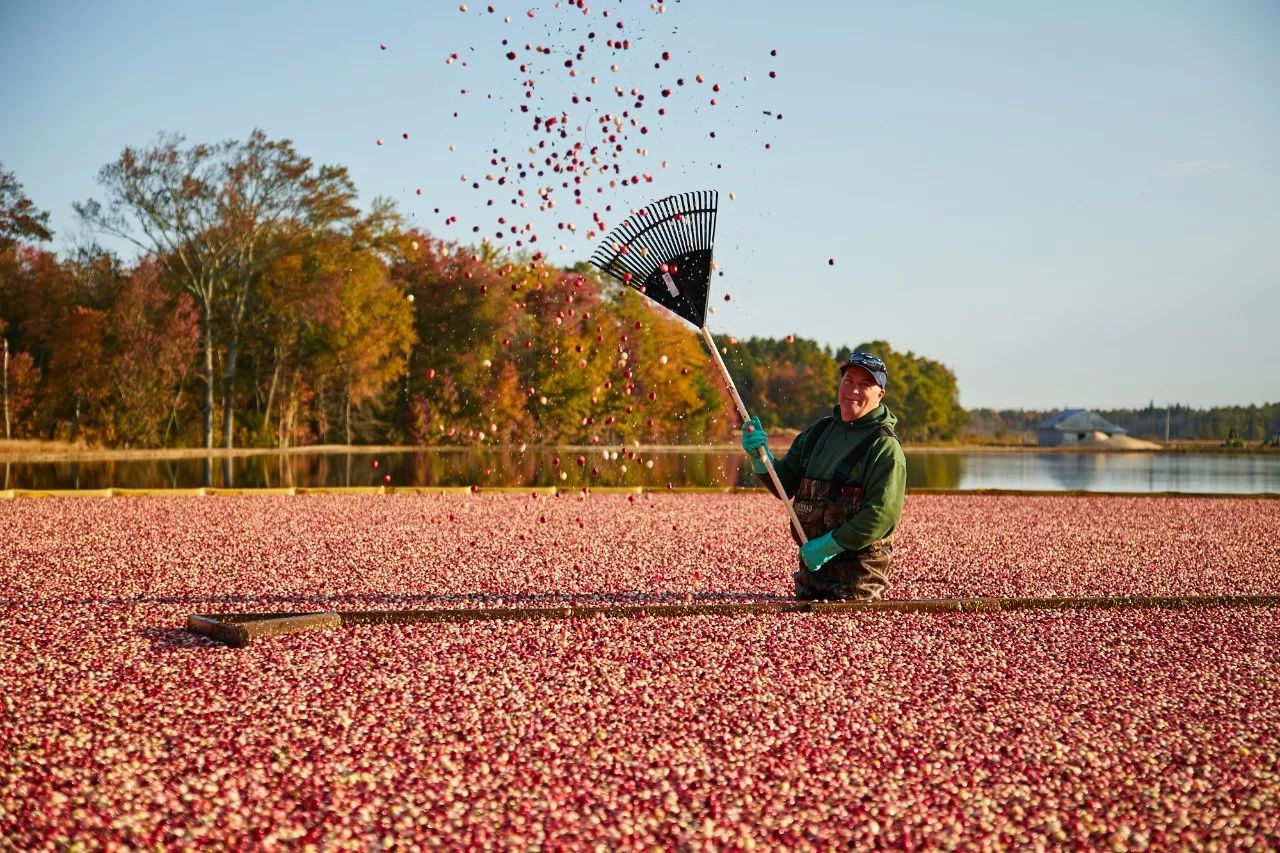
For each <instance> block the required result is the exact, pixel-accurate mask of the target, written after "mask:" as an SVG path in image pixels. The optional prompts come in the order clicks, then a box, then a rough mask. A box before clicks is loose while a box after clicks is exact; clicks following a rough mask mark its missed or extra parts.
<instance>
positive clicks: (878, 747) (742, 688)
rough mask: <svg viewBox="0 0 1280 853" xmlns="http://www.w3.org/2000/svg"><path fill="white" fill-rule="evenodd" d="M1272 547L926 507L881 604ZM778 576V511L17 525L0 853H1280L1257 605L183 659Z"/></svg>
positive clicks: (545, 505)
mask: <svg viewBox="0 0 1280 853" xmlns="http://www.w3.org/2000/svg"><path fill="white" fill-rule="evenodd" d="M757 501H758V502H760V506H759V509H760V510H761V511H760V512H759V513H755V512H751V511H749V510H751V509H753V507H752V504H753V503H754V502H757ZM771 513H772V514H773V515H778V516H779V519H778V523H777V524H776V525H774V526H773V527H769V528H766V529H760V528H758V527H756V526H755V525H754V519H755V518H756V517H758V516H765V517H769V516H770V515H771ZM1277 529H1280V501H1266V500H1220V499H1201V498H1115V497H1074V496H1072V497H1066V496H1045V497H1009V496H974V495H955V496H947V495H911V496H910V497H909V498H908V502H907V508H906V512H905V514H904V518H903V523H902V526H901V528H900V531H899V534H898V536H897V540H896V543H895V546H896V547H895V557H896V559H897V564H896V568H895V576H894V586H893V587H892V589H891V591H890V594H891V595H892V596H894V597H899V598H924V597H944V596H1068V595H1069V596H1075V595H1081V596H1086V595H1215V594H1221V595H1268V594H1275V593H1277V592H1280V549H1277V547H1276V542H1277V537H1276V534H1275V531H1276V530H1277ZM794 561H795V548H794V545H792V544H791V542H790V538H789V536H788V534H787V529H786V521H785V517H782V514H781V513H779V512H777V507H776V506H774V505H773V504H772V503H770V499H769V498H767V497H765V496H763V495H761V496H753V495H703V494H698V495H692V494H679V493H661V494H652V495H631V496H628V495H579V496H573V495H563V496H560V497H553V496H547V495H545V494H537V495H528V494H526V495H496V494H487V493H485V492H483V491H481V492H479V493H476V494H470V495H465V496H464V495H457V496H453V495H450V496H421V495H369V496H358V497H352V496H319V495H309V496H244V497H206V498H111V499H100V500H99V499H69V500H62V499H50V500H40V501H25V500H14V501H6V502H3V503H0V602H2V604H3V610H2V611H0V612H2V613H3V618H2V620H0V637H3V642H0V703H3V707H2V708H0V740H3V745H4V749H3V750H2V751H0V837H3V838H4V839H6V841H7V843H8V844H10V845H12V846H13V847H15V848H16V849H61V848H67V847H71V846H89V847H95V848H97V847H118V848H136V847H144V846H145V847H155V846H162V847H192V846H203V845H213V846H250V847H264V846H268V845H272V844H288V845H293V846H304V845H307V844H312V845H315V846H317V847H328V848H350V847H359V848H366V847H371V846H375V845H382V844H387V843H391V842H393V841H394V842H400V843H403V844H406V845H410V846H422V845H427V844H431V843H440V844H445V845H449V846H486V847H488V846H493V847H498V846H501V847H530V846H538V847H548V846H550V847H574V848H577V847H594V846H604V847H607V848H611V849H612V848H634V847H662V848H668V847H699V848H702V847H712V848H746V847H752V846H762V847H771V848H780V847H786V848H791V847H803V848H812V847H830V846H842V847H844V846H857V847H870V846H875V845H883V846H890V847H895V848H896V847H903V846H911V847H978V848H996V847H1004V848H1019V849H1024V848H1032V849H1034V848H1047V847H1063V846H1069V847H1075V848H1089V849H1092V848H1120V849H1129V848H1137V849H1141V848H1146V847H1152V848H1183V849H1185V848H1202V847H1207V846H1211V845H1216V846H1218V847H1223V848H1237V849H1263V848H1266V847H1269V846H1273V845H1274V843H1275V841H1276V839H1277V838H1280V817H1277V815H1280V808H1277V805H1280V734H1278V733H1280V699H1278V698H1277V696H1278V694H1280V691H1277V689H1276V688H1277V685H1280V652H1277V649H1280V612H1278V611H1277V610H1275V609H1272V608H1267V607H1251V608H1213V607H1207V608H1195V609H1185V610H1181V609H1171V610H1114V611H1065V612H1058V611H1027V612H1000V613H954V614H902V613H863V614H854V615H840V616H834V615H827V616H822V615H817V614H803V615H799V614H797V615H767V616H754V615H743V616H695V617H689V618H682V619H674V620H673V619H659V618H634V619H588V620H569V621H536V622H469V623H454V624H438V625H407V626H362V627H356V628H344V629H341V630H335V631H328V632H319V633H310V634H297V635H290V636H285V637H279V638H274V639H272V640H271V641H270V642H264V643H260V644H255V645H252V646H250V647H248V648H246V649H229V648H226V647H223V646H220V645H216V644H213V643H210V642H208V641H206V640H204V639H202V638H200V637H196V636H194V635H191V634H189V633H187V632H186V631H185V630H183V629H182V624H183V620H184V618H185V616H186V615H187V614H189V613H191V612H196V611H210V610H224V611H233V610H243V611H268V610H278V611H281V612H285V611H300V610H369V609H378V608H427V607H446V606H447V607H468V606H471V607H488V606H555V605H557V604H566V605H567V604H577V603H581V604H586V603H602V602H618V603H636V602H641V603H643V602H665V601H671V602H682V601H687V600H693V601H776V600H783V599H785V598H787V597H789V595H790V592H791V590H790V578H789V572H790V570H791V567H792V566H793V564H794Z"/></svg>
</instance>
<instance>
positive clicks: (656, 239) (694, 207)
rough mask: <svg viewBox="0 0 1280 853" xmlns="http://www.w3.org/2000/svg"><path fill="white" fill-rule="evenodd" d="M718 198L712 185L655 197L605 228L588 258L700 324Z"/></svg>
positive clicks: (708, 284) (708, 286) (704, 308)
mask: <svg viewBox="0 0 1280 853" xmlns="http://www.w3.org/2000/svg"><path fill="white" fill-rule="evenodd" d="M718 201H719V194H718V193H717V192H716V191H715V190H701V191H698V192H689V193H681V194H680V195H673V196H668V197H666V198H663V199H659V200H658V201H655V202H653V203H652V204H650V205H648V206H647V207H644V208H641V209H640V210H638V211H636V212H635V213H634V214H633V215H632V216H631V217H630V218H628V219H627V220H626V221H625V222H623V223H622V224H621V225H619V226H618V227H617V228H614V229H613V230H612V231H611V232H609V235H608V236H607V237H605V239H604V242H602V243H601V244H600V246H599V247H598V248H597V249H596V251H595V253H594V254H593V255H592V256H591V263H593V264H594V265H595V266H597V267H599V268H600V270H601V271H603V272H604V273H605V274H606V275H608V276H610V277H612V278H615V279H617V280H618V281H620V282H622V283H623V284H625V285H627V286H628V287H633V288H635V289H636V290H638V291H640V292H641V293H643V294H644V295H645V296H646V297H648V298H649V299H652V300H653V301H654V302H657V303H658V304H659V305H661V306H662V307H664V308H666V309H668V310H669V311H671V312H673V313H675V314H676V315H678V316H680V317H682V318H684V319H685V320H688V321H689V322H690V323H693V324H694V325H695V326H698V327H699V328H701V327H702V326H703V325H704V324H705V322H706V314H707V295H708V293H709V292H710V290H711V256H712V250H713V245H714V243H715V239H716V206H717V203H718Z"/></svg>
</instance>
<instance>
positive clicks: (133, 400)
mask: <svg viewBox="0 0 1280 853" xmlns="http://www.w3.org/2000/svg"><path fill="white" fill-rule="evenodd" d="M163 276H164V271H163V268H162V267H161V266H160V264H158V263H157V262H155V261H154V260H146V261H143V262H142V263H140V264H139V265H138V266H137V267H135V268H134V269H133V270H131V271H130V273H129V274H128V275H127V276H126V277H125V278H124V279H123V280H122V281H121V284H120V287H119V289H118V290H117V292H116V294H115V296H114V298H113V300H112V304H111V307H110V308H109V309H108V310H107V311H106V314H105V317H104V322H103V335H104V341H103V349H104V352H105V353H106V358H107V371H106V380H105V382H104V386H105V391H106V392H107V394H108V397H107V402H106V408H107V412H106V420H107V423H108V430H109V437H110V439H111V440H113V441H122V442H124V443H126V444H130V445H135V446H141V447H159V446H162V445H163V444H164V443H165V441H166V439H168V438H169V437H170V436H171V435H177V434H178V431H179V430H180V424H181V422H182V420H183V413H184V411H185V409H186V406H185V405H184V396H185V395H186V392H187V388H186V385H187V379H188V377H189V376H190V374H191V373H192V372H193V371H194V369H195V365H196V354H197V352H198V350H199V345H200V321H199V316H198V313H197V311H196V307H195V302H194V301H193V300H192V298H191V296H190V294H187V293H177V294H174V293H172V292H171V291H169V289H168V288H167V287H165V285H164V283H163V281H162V279H163Z"/></svg>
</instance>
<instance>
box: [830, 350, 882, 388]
mask: <svg viewBox="0 0 1280 853" xmlns="http://www.w3.org/2000/svg"><path fill="white" fill-rule="evenodd" d="M848 367H861V368H863V369H864V370H866V371H867V372H868V373H870V374H871V375H872V376H873V377H874V378H875V380H876V384H877V385H879V386H880V387H881V388H884V387H885V386H886V385H887V384H888V383H889V368H888V367H886V366H885V363H884V361H883V360H882V359H881V358H880V357H879V356H877V355H872V354H871V353H869V352H851V353H849V358H848V359H846V360H845V362H844V363H843V364H841V365H840V372H841V373H844V371H845V368H848Z"/></svg>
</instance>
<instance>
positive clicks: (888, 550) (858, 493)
mask: <svg viewBox="0 0 1280 853" xmlns="http://www.w3.org/2000/svg"><path fill="white" fill-rule="evenodd" d="M833 424H834V419H833V418H827V426H826V427H825V428H824V429H823V430H822V431H821V433H820V434H817V437H816V438H815V439H811V440H810V441H808V442H807V443H806V446H805V448H804V455H803V457H802V458H801V463H800V470H801V471H806V472H807V471H808V469H809V459H810V457H812V455H813V451H814V449H815V448H816V447H817V446H818V445H819V444H820V443H821V442H822V439H823V438H825V437H826V435H827V433H829V432H830V431H831V428H832V425H833ZM815 433H817V431H816V430H815ZM882 436H887V437H889V438H892V439H894V440H895V441H896V440H897V436H896V435H894V432H893V430H891V429H889V428H888V427H885V426H882V427H880V428H879V429H877V430H876V431H875V432H873V433H871V435H869V436H867V437H866V438H865V439H863V440H862V441H861V442H859V444H858V445H857V446H856V447H854V448H853V450H851V451H849V453H848V454H847V455H846V456H845V457H844V459H842V460H841V461H840V464H839V465H837V466H836V470H835V472H834V473H833V474H832V475H831V479H830V480H818V479H814V478H812V477H805V478H804V479H802V480H801V481H800V485H799V486H797V487H796V493H795V499H794V501H793V506H794V507H795V511H796V516H797V517H798V518H799V519H800V526H801V527H803V528H804V532H805V535H806V536H808V537H809V538H810V539H816V538H817V537H819V536H822V535H823V534H824V533H830V532H831V531H833V530H835V529H836V528H838V527H840V526H841V525H842V524H844V523H845V522H846V521H848V520H849V518H850V517H851V516H853V514H854V513H856V512H857V511H858V509H859V508H860V506H861V504H862V495H863V484H862V482H860V481H861V480H862V479H863V478H865V477H866V466H865V465H863V466H862V470H861V472H860V473H859V481H855V482H849V477H850V475H851V474H852V473H853V471H854V469H855V468H857V467H858V465H859V464H860V463H862V462H863V461H864V460H865V459H866V457H867V453H868V452H870V450H871V445H872V444H874V443H875V440H876V439H878V438H880V437H882ZM791 537H792V538H793V539H795V540H796V544H797V545H798V544H800V541H799V538H798V537H797V536H796V535H795V532H794V531H792V534H791ZM892 560H893V545H892V543H891V542H890V540H889V539H887V538H886V539H879V540H877V541H875V542H873V543H871V544H870V545H869V546H867V547H866V548H863V549H862V550H860V551H845V552H844V553H842V554H837V555H836V556H834V557H832V558H831V559H830V560H828V561H827V563H826V564H825V565H824V566H823V567H822V568H821V569H819V570H818V571H816V572H811V571H809V570H808V569H807V568H806V567H805V565H804V562H803V561H801V563H800V571H798V572H796V573H795V575H794V576H793V577H794V578H795V582H796V597H797V598H800V599H803V600H814V599H820V600H864V601H871V600H875V599H878V598H880V595H881V593H883V592H884V590H885V588H886V587H887V586H888V585H889V569H890V564H891V563H892Z"/></svg>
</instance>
